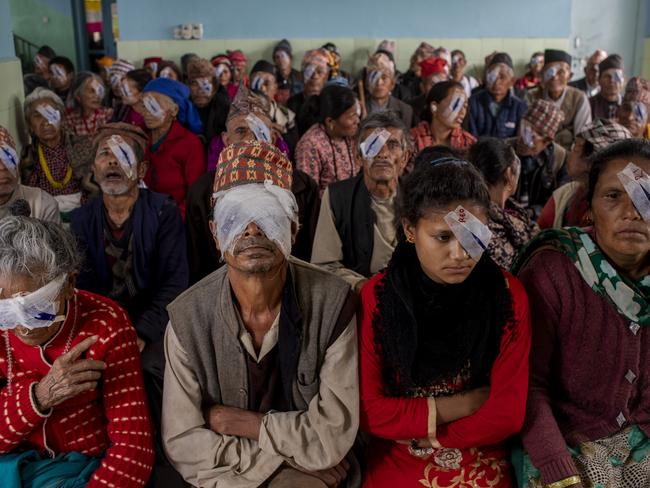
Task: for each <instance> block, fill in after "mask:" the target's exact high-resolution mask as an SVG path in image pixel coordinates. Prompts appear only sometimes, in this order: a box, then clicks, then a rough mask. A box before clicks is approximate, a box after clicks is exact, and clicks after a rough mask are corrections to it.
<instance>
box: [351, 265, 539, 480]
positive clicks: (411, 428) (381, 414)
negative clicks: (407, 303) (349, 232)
mask: <svg viewBox="0 0 650 488" xmlns="http://www.w3.org/2000/svg"><path fill="white" fill-rule="evenodd" d="M504 274H505V275H506V278H507V280H508V284H509V287H510V291H511V293H512V299H513V309H514V316H515V325H514V326H513V327H512V328H511V329H509V330H508V332H506V333H504V334H503V337H502V339H501V352H500V353H499V355H498V357H497V359H496V361H495V363H494V366H493V367H492V373H491V389H490V396H489V398H488V400H487V401H486V402H485V403H484V404H483V406H482V407H481V408H480V409H479V410H478V411H476V412H475V413H474V414H473V415H471V416H469V417H465V418H462V419H459V420H456V421H454V422H451V423H449V424H446V425H439V426H438V430H437V435H436V437H437V440H438V441H439V442H440V444H441V445H442V446H443V447H449V448H457V449H461V450H468V449H470V448H476V447H480V446H489V445H494V444H498V443H500V442H501V441H503V440H504V439H506V438H507V437H509V436H511V435H513V434H515V433H517V432H519V430H520V429H521V426H522V424H523V421H524V413H525V409H526V396H527V390H528V353H529V350H530V321H529V317H528V299H527V298H526V292H525V291H524V288H523V286H522V285H521V283H520V282H519V281H518V280H517V279H516V278H514V277H513V276H512V275H510V274H509V273H506V272H505V271H504ZM383 276H384V273H380V274H378V275H376V276H374V277H373V278H372V279H371V280H370V281H369V282H368V284H366V286H365V287H364V288H363V291H362V293H361V302H362V304H361V309H360V311H359V321H360V324H361V326H360V327H361V332H360V346H359V356H360V392H361V419H360V421H361V429H362V430H364V431H366V432H368V433H370V434H372V435H373V436H374V437H373V438H372V439H371V441H370V448H369V456H370V457H371V459H370V460H369V462H370V464H371V467H370V468H369V470H372V464H373V460H372V456H373V451H374V452H381V456H382V457H383V458H384V463H383V464H386V463H387V462H390V458H394V457H400V458H402V459H410V460H413V463H422V462H423V461H421V460H419V459H416V458H414V457H412V456H410V455H407V456H404V453H405V452H406V451H407V448H406V446H404V445H401V444H397V443H395V442H392V443H391V444H390V446H389V447H388V448H387V447H386V442H385V441H382V439H387V440H390V441H396V440H404V439H411V438H424V437H427V435H428V432H427V423H428V407H427V399H426V398H398V397H389V396H387V395H386V394H385V393H384V387H383V379H382V364H381V361H382V360H381V357H380V356H379V355H378V354H377V352H376V350H375V340H374V330H373V327H372V318H373V315H374V314H375V312H376V310H377V302H376V295H375V287H376V285H377V283H378V281H379V280H380V279H381V278H382V277H383ZM376 438H379V439H376ZM375 443H376V444H377V445H379V444H381V445H382V446H381V447H380V448H379V449H373V444H375ZM400 466H401V469H402V470H407V466H405V465H404V463H400ZM384 474H385V473H383V475H384ZM402 476H404V475H403V474H401V473H395V477H393V478H392V479H391V478H388V477H387V476H382V478H383V479H382V481H380V482H378V480H377V479H376V478H375V479H374V481H373V482H372V483H366V485H365V486H373V487H374V486H387V487H388V486H398V485H396V484H395V483H399V482H400V481H402V480H403V478H402ZM369 477H370V478H372V473H369ZM401 486H406V485H401ZM409 486H410V485H409Z"/></svg>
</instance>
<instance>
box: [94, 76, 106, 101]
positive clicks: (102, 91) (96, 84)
mask: <svg viewBox="0 0 650 488" xmlns="http://www.w3.org/2000/svg"><path fill="white" fill-rule="evenodd" d="M93 90H95V94H96V95H97V96H98V97H99V98H104V95H105V94H106V88H104V85H102V84H101V83H100V82H99V81H97V80H93Z"/></svg>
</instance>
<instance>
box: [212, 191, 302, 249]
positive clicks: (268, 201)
mask: <svg viewBox="0 0 650 488" xmlns="http://www.w3.org/2000/svg"><path fill="white" fill-rule="evenodd" d="M214 198H215V204H214V215H213V217H214V223H215V234H216V237H217V241H218V242H219V248H220V249H221V250H222V253H225V252H230V253H231V254H232V253H233V250H234V249H235V246H236V244H237V242H238V241H239V238H240V236H241V234H242V233H243V232H244V230H245V229H246V227H248V225H249V224H250V223H251V222H254V223H255V225H257V227H259V228H260V230H261V231H262V232H264V235H265V236H266V237H267V239H269V240H270V241H273V242H275V243H276V244H277V245H278V247H279V249H280V251H282V254H284V256H285V257H288V256H289V254H291V224H292V223H296V224H297V223H298V204H297V203H296V198H295V197H294V196H293V193H291V192H290V191H289V190H285V189H283V188H280V187H279V186H277V185H274V184H273V183H272V182H271V181H269V180H267V181H265V182H264V183H263V184H262V183H250V184H246V185H240V186H236V187H233V188H230V189H228V190H224V191H221V192H218V193H215V195H214Z"/></svg>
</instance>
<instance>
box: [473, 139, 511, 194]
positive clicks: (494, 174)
mask: <svg viewBox="0 0 650 488" xmlns="http://www.w3.org/2000/svg"><path fill="white" fill-rule="evenodd" d="M467 156H468V159H469V161H470V162H471V163H472V164H473V165H474V166H476V168H477V169H478V170H479V171H480V172H481V173H482V174H483V178H485V181H486V183H487V184H488V185H489V186H496V185H498V184H499V183H501V182H503V181H504V174H505V172H506V170H507V169H508V168H511V167H512V165H513V163H514V162H515V152H514V150H513V149H512V147H511V146H510V145H509V144H507V143H506V142H505V141H504V140H503V139H497V138H496V137H481V138H479V140H478V141H477V142H476V143H475V144H474V145H473V146H472V147H471V148H470V150H469V153H468V155H467Z"/></svg>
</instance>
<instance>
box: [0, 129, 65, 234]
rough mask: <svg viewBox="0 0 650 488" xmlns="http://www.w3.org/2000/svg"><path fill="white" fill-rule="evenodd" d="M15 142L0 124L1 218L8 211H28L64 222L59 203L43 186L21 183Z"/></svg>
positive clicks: (22, 212)
mask: <svg viewBox="0 0 650 488" xmlns="http://www.w3.org/2000/svg"><path fill="white" fill-rule="evenodd" d="M18 167H19V160H18V154H17V153H16V143H15V142H14V138H13V137H11V134H9V131H8V130H7V129H5V128H4V127H2V126H0V219H2V218H3V217H7V216H8V215H26V216H30V215H31V216H32V217H34V218H37V219H43V220H50V221H52V222H61V216H60V214H59V205H58V204H57V203H56V200H55V199H54V197H52V196H51V195H49V194H48V193H46V192H44V191H43V190H41V189H40V188H33V187H31V186H25V185H21V184H20V183H19V182H18V181H19V177H18Z"/></svg>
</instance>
